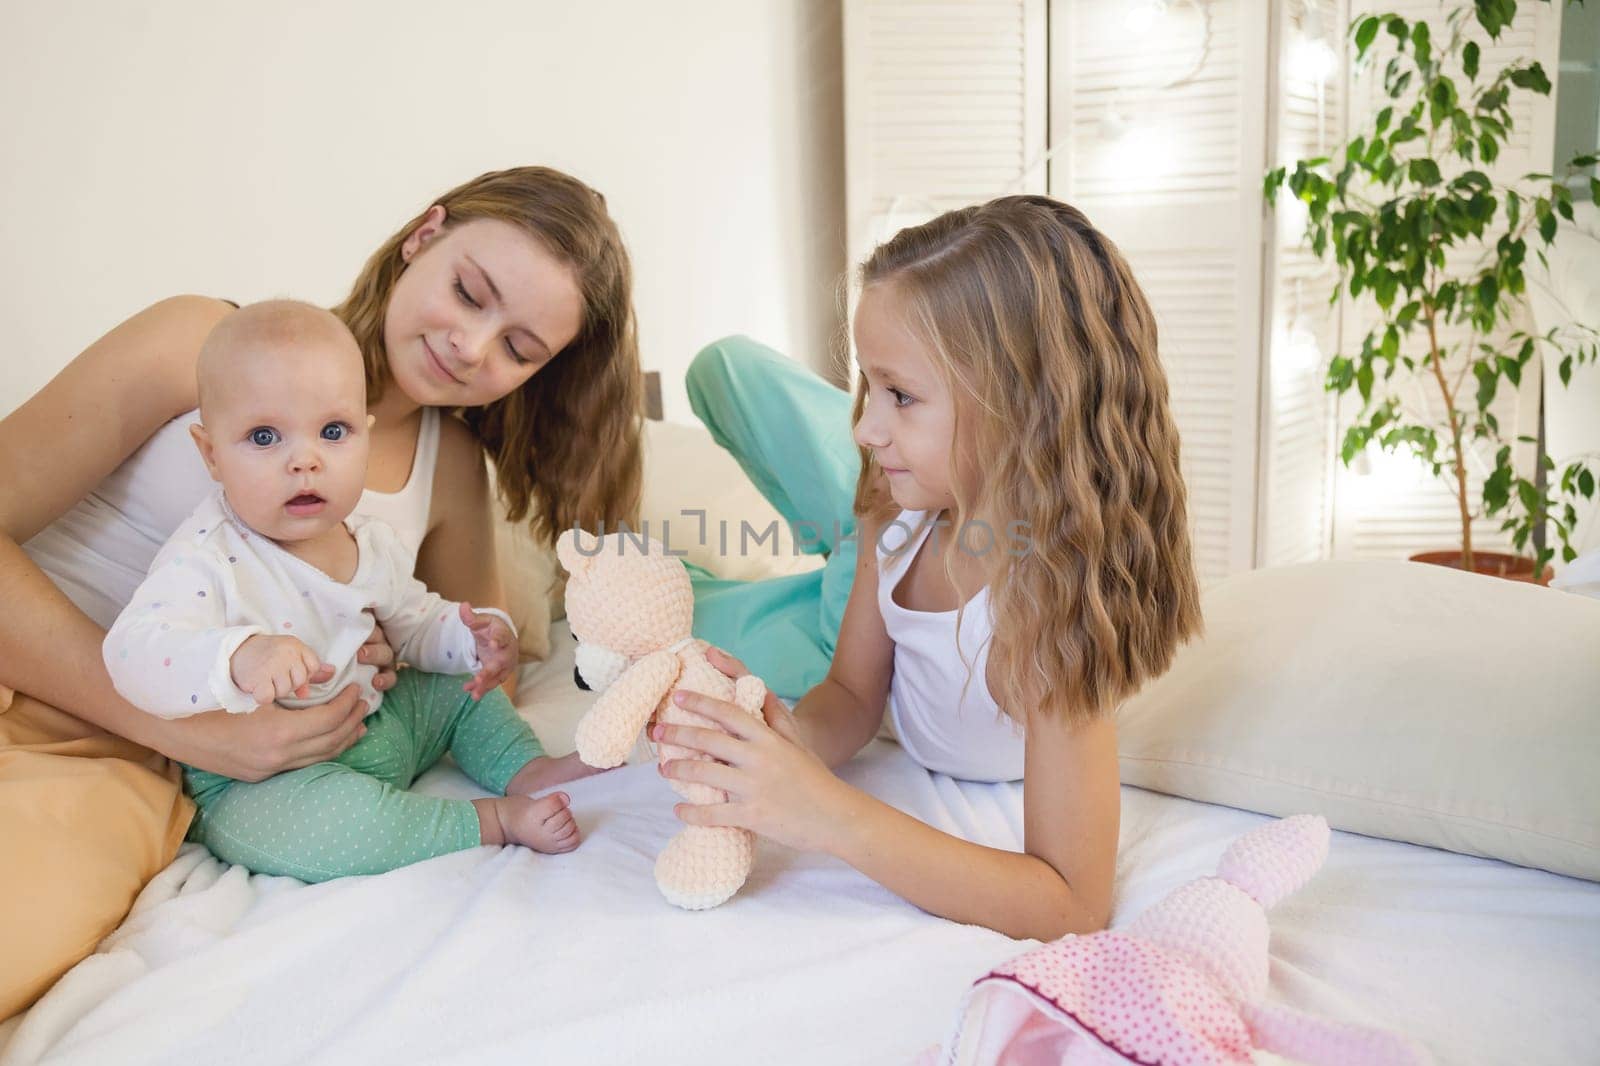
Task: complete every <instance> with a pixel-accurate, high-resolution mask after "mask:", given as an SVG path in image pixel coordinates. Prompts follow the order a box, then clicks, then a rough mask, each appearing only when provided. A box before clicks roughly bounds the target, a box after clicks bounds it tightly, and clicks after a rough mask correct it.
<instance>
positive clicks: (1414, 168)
mask: <svg viewBox="0 0 1600 1066" xmlns="http://www.w3.org/2000/svg"><path fill="white" fill-rule="evenodd" d="M1408 173H1409V175H1410V177H1411V180H1412V181H1414V182H1416V183H1417V184H1419V185H1437V184H1439V182H1440V181H1442V180H1443V178H1442V176H1441V175H1440V174H1439V164H1438V163H1435V162H1434V161H1433V160H1431V159H1413V160H1412V161H1411V166H1410V168H1409V169H1408Z"/></svg>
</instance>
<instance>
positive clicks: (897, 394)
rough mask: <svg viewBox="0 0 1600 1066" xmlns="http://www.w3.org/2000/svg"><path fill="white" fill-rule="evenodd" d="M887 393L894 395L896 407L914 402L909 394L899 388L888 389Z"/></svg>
mask: <svg viewBox="0 0 1600 1066" xmlns="http://www.w3.org/2000/svg"><path fill="white" fill-rule="evenodd" d="M889 395H890V396H893V397H894V405H895V406H896V407H904V406H906V404H909V403H914V402H915V401H914V400H913V399H912V398H911V396H910V395H908V394H907V393H904V392H901V391H900V390H899V389H890V390H889Z"/></svg>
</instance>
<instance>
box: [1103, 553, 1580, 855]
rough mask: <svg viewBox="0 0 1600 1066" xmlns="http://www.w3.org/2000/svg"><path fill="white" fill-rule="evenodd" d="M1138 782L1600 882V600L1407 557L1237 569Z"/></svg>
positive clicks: (1171, 689) (1135, 749)
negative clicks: (1314, 816) (1319, 817)
mask: <svg viewBox="0 0 1600 1066" xmlns="http://www.w3.org/2000/svg"><path fill="white" fill-rule="evenodd" d="M1204 610H1205V623H1206V635H1205V637H1204V639H1203V640H1201V641H1198V642H1195V643H1192V644H1190V645H1189V646H1187V647H1186V648H1184V649H1183V650H1182V651H1180V652H1179V654H1178V656H1177V659H1176V661H1175V662H1174V664H1173V667H1172V669H1171V670H1170V671H1169V672H1168V673H1167V674H1166V675H1165V676H1163V677H1162V678H1160V679H1159V680H1157V681H1155V682H1153V683H1152V684H1150V685H1149V686H1147V687H1146V689H1145V690H1144V691H1143V692H1141V693H1140V694H1139V695H1137V696H1136V697H1134V698H1133V699H1131V700H1129V701H1128V703H1127V704H1126V705H1125V706H1124V707H1123V708H1122V710H1121V711H1120V712H1119V714H1118V731H1119V739H1120V752H1121V762H1122V780H1123V781H1124V783H1126V784H1130V785H1136V786H1139V787H1142V788H1148V789H1153V790H1155V791H1158V792H1167V793H1171V794H1173V795H1179V796H1186V797H1189V798H1191V799H1197V800H1202V801H1204V802H1207V803H1219V804H1224V805H1227V806H1230V807H1240V808H1244V809H1246V810H1253V811H1261V812H1264V813H1267V814H1278V815H1284V814H1292V813H1296V812H1300V811H1315V812H1318V813H1321V814H1323V815H1325V816H1326V817H1327V819H1328V821H1329V823H1330V824H1332V825H1333V826H1334V827H1335V828H1338V829H1346V830H1350V831H1353V832H1357V833H1363V834H1366V835H1369V836H1377V837H1386V838H1390V839H1394V840H1404V841H1410V842H1412V843H1417V844H1426V845H1430V846H1433V847H1439V848H1445V849H1448V850H1450V851H1457V852H1465V853H1467V854H1473V855H1485V856H1489V857H1492V858H1496V859H1504V860H1505V861H1507V862H1513V863H1517V864H1520V865H1523V866H1535V867H1539V868H1542V869H1546V870H1552V871H1554V872H1556V873H1561V874H1569V875H1572V876H1576V877H1583V878H1587V879H1589V880H1600V602H1596V601H1594V600H1591V599H1587V598H1584V597H1580V596H1573V595H1570V594H1567V593H1563V592H1559V591H1554V590H1551V589H1544V588H1538V587H1535V586H1533V585H1527V584H1519V583H1516V582H1511V581H1504V580H1500V579H1497V578H1489V577H1481V576H1478V575H1473V574H1467V573H1463V572H1461V571H1455V570H1449V569H1446V568H1442V567H1436V566H1428V565H1424V564H1421V563H1408V562H1377V561H1372V562H1324V563H1313V564H1310V565H1306V566H1296V567H1286V568H1281V569H1269V570H1258V571H1254V572H1250V573H1245V574H1240V575H1237V576H1235V577H1231V578H1229V579H1227V580H1225V581H1223V582H1221V583H1219V584H1218V585H1216V586H1214V587H1213V588H1211V589H1209V590H1208V591H1207V592H1206V593H1205V594H1204Z"/></svg>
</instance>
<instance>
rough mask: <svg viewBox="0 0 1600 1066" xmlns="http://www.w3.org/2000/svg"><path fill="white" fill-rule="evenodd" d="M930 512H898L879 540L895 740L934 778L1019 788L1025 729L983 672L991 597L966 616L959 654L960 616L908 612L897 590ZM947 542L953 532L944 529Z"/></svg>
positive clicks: (923, 537) (973, 604)
mask: <svg viewBox="0 0 1600 1066" xmlns="http://www.w3.org/2000/svg"><path fill="white" fill-rule="evenodd" d="M928 518H929V515H928V512H926V511H901V512H900V515H899V517H898V518H896V519H895V520H894V521H893V522H891V523H889V524H888V525H887V526H885V527H884V530H883V533H882V534H881V535H880V536H879V538H878V545H877V553H878V610H879V612H880V613H881V614H882V615H883V625H884V628H885V629H886V630H888V633H889V638H890V639H891V640H893V641H894V677H893V678H892V679H891V681H890V683H889V715H890V718H891V720H892V722H893V725H894V731H895V736H896V738H897V739H898V740H899V741H900V744H901V746H902V747H904V748H905V749H906V753H907V754H909V755H910V756H911V757H912V758H913V759H915V760H916V761H917V762H919V763H921V764H922V765H923V766H925V767H927V768H928V769H930V770H933V771H936V772H938V773H942V774H949V775H950V776H951V777H959V778H963V779H965V780H969V781H1020V780H1022V764H1023V751H1024V744H1023V730H1022V727H1021V726H1020V725H1018V724H1016V723H1015V722H1013V721H1012V719H1011V718H1009V717H1008V716H1006V715H1005V714H1004V713H1003V712H1002V711H1001V710H1000V707H999V705H998V704H996V703H995V701H994V699H993V697H992V696H990V695H989V683H988V680H987V677H986V675H985V670H986V669H987V667H988V665H989V642H990V641H991V640H992V639H993V637H994V619H993V615H992V613H991V610H990V606H989V590H988V589H987V588H984V589H980V590H979V591H978V594H977V595H976V596H974V597H972V599H971V600H968V601H967V605H966V610H965V611H964V612H962V613H961V641H960V650H959V654H958V653H957V643H956V617H957V612H955V611H911V610H907V609H906V608H904V607H901V606H900V605H899V604H897V603H895V602H894V590H895V587H896V586H897V585H899V584H900V582H901V580H902V579H903V578H904V577H905V575H906V572H907V571H908V570H910V569H911V562H912V560H913V559H915V558H916V556H917V553H918V552H920V551H921V550H922V545H923V544H924V542H926V541H927V539H928V533H929V531H930V530H931V529H932V528H933V525H932V523H931V522H929V521H928ZM944 535H945V536H950V535H951V532H950V531H949V530H948V529H946V530H945V531H944Z"/></svg>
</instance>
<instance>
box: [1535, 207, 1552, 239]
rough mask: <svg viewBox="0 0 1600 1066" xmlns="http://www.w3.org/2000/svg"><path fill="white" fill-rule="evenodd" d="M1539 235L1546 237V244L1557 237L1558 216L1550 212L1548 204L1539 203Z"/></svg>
mask: <svg viewBox="0 0 1600 1066" xmlns="http://www.w3.org/2000/svg"><path fill="white" fill-rule="evenodd" d="M1539 236H1541V237H1543V238H1544V243H1546V244H1549V243H1550V242H1551V241H1553V240H1555V239H1556V216H1555V215H1553V214H1551V213H1550V208H1549V206H1548V205H1546V204H1540V205H1539Z"/></svg>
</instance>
